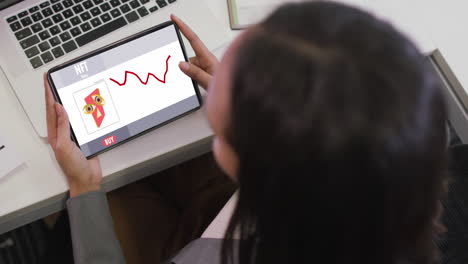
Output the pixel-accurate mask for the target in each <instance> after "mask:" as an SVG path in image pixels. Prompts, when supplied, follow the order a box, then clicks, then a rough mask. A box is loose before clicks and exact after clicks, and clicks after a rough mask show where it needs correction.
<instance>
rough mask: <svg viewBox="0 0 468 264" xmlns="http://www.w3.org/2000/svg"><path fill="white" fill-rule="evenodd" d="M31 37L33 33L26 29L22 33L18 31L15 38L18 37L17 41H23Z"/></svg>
mask: <svg viewBox="0 0 468 264" xmlns="http://www.w3.org/2000/svg"><path fill="white" fill-rule="evenodd" d="M31 35H32V31H31V30H30V29H29V28H24V29H22V30H20V31H17V32H16V33H15V36H16V39H17V40H22V39H24V38H25V37H29V36H31Z"/></svg>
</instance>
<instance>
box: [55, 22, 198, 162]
mask: <svg viewBox="0 0 468 264" xmlns="http://www.w3.org/2000/svg"><path fill="white" fill-rule="evenodd" d="M169 26H174V27H175V29H176V34H177V37H178V39H179V44H180V47H181V49H182V53H183V55H184V59H185V61H188V57H187V52H186V50H185V45H184V42H183V40H182V35H181V34H180V30H179V27H178V26H177V24H175V23H174V22H173V21H167V22H164V23H162V24H159V25H157V26H154V27H151V28H149V29H146V30H143V31H141V32H139V33H136V34H134V35H132V36H129V37H127V38H124V39H122V40H119V41H117V42H114V43H111V44H109V45H107V46H104V47H102V48H99V49H97V50H95V51H92V52H89V53H87V54H84V55H82V56H80V57H78V58H75V59H73V60H70V61H68V62H65V63H63V64H61V65H58V66H55V67H53V68H51V69H50V70H49V71H48V72H47V80H48V81H49V84H50V87H51V88H52V93H53V95H54V97H55V100H56V101H57V102H59V103H60V104H62V100H61V99H60V96H59V95H58V92H57V88H56V87H55V85H54V82H53V80H52V77H51V74H52V73H54V72H56V71H59V70H61V69H63V68H66V67H69V66H71V65H73V64H76V63H77V62H80V61H83V60H86V59H88V58H90V57H93V56H96V55H98V54H100V53H103V52H105V51H108V50H110V49H113V48H116V47H118V46H121V45H124V44H126V43H128V42H130V41H133V40H135V39H138V38H141V37H143V36H146V35H148V34H151V33H153V32H155V31H158V30H161V29H163V28H166V27H169ZM192 84H193V88H194V89H195V93H196V95H197V99H198V103H199V106H198V107H196V108H194V109H192V110H189V111H187V112H185V113H184V114H181V115H178V116H176V117H174V118H171V119H169V120H167V121H165V122H163V123H160V124H157V125H155V126H153V127H151V128H149V129H146V130H144V131H142V132H140V133H138V134H135V135H133V136H131V137H129V138H127V139H124V140H122V141H119V142H117V143H115V144H113V145H111V146H109V147H106V148H104V149H102V150H100V151H98V152H96V153H93V154H91V155H89V156H86V158H87V159H91V158H93V157H96V156H98V155H100V154H102V153H104V152H106V151H108V150H111V149H113V148H115V147H118V146H120V145H122V144H124V143H125V142H128V141H130V140H132V139H134V138H137V137H140V136H142V135H144V134H146V133H148V132H150V131H153V130H155V129H156V128H159V127H162V126H164V125H166V124H168V123H170V122H173V121H175V120H177V119H179V118H181V117H183V116H186V115H188V114H190V113H192V112H195V111H197V110H198V109H200V108H201V107H202V105H203V101H202V97H201V95H200V90H199V88H198V84H197V82H196V81H195V80H193V79H192ZM70 132H71V138H72V140H73V141H74V142H75V144H76V145H77V146H78V148H80V145H79V143H78V140H77V139H76V136H75V132H74V131H73V127H72V126H71V124H70ZM80 149H81V148H80Z"/></svg>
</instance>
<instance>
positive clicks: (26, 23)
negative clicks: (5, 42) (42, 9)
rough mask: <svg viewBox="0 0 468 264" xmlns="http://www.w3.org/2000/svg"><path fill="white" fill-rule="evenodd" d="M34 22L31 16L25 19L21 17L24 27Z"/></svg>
mask: <svg viewBox="0 0 468 264" xmlns="http://www.w3.org/2000/svg"><path fill="white" fill-rule="evenodd" d="M32 23H33V22H32V20H31V18H30V17H25V18H23V19H21V24H23V26H24V27H27V26H29V25H31V24H32Z"/></svg>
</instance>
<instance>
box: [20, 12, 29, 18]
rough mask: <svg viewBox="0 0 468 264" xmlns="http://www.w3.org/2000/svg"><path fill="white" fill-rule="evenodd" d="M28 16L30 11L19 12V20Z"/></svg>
mask: <svg viewBox="0 0 468 264" xmlns="http://www.w3.org/2000/svg"><path fill="white" fill-rule="evenodd" d="M27 15H28V11H23V12H19V13H18V17H19V18H22V17H25V16H27Z"/></svg>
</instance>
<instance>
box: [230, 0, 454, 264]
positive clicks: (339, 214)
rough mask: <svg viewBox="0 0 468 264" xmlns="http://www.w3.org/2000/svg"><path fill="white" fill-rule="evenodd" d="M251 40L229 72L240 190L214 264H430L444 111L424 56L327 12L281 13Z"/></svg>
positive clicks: (373, 21) (338, 11) (350, 15)
mask: <svg viewBox="0 0 468 264" xmlns="http://www.w3.org/2000/svg"><path fill="white" fill-rule="evenodd" d="M247 35H248V36H247V37H246V40H245V42H244V43H243V44H242V47H241V48H239V50H238V53H237V58H236V63H235V66H234V69H233V79H232V85H233V86H232V87H233V88H232V102H231V108H232V109H231V120H230V129H229V131H228V139H229V141H230V143H231V144H232V146H233V147H234V149H235V151H236V152H237V154H238V155H239V159H240V164H239V170H238V172H237V173H238V180H239V186H240V190H239V200H238V203H237V206H236V209H235V211H234V214H233V217H232V219H231V222H230V225H229V228H228V230H227V234H226V238H227V240H226V241H225V244H224V246H223V261H224V263H230V260H232V257H235V258H236V259H237V258H238V262H239V263H242V264H247V263H257V264H260V263H261V264H267V263H268V264H274V263H282V264H284V263H321V264H323V263H340V264H341V263H348V264H349V263H359V264H366V263H368V264H371V263H372V264H376V263H379V264H386V263H388V264H395V263H415V264H416V263H418V264H428V263H431V262H432V261H433V260H434V258H433V256H434V252H435V251H434V245H433V242H432V234H433V229H432V228H433V222H432V220H433V218H434V217H435V215H436V206H437V200H438V199H439V198H440V195H441V193H442V181H443V176H444V173H445V171H446V129H445V124H446V108H445V104H444V100H443V97H442V94H441V87H440V83H439V81H438V79H437V77H436V76H435V75H434V73H433V72H432V71H431V70H430V69H429V68H428V65H427V64H426V61H425V58H424V56H423V55H422V54H421V53H420V51H419V50H418V49H417V48H416V47H415V45H414V44H413V43H412V42H411V41H410V40H409V39H408V38H406V37H405V36H404V35H403V34H401V33H400V32H398V31H397V30H396V29H395V28H393V27H392V26H391V25H389V24H388V23H386V22H383V21H381V20H379V19H377V18H375V17H373V16H372V15H369V14H367V13H366V12H363V11H361V10H358V9H355V8H352V7H349V6H345V5H342V4H337V3H332V2H315V1H314V2H307V3H301V4H288V5H284V6H283V7H281V8H280V9H278V10H277V11H276V12H274V13H273V14H272V15H271V16H270V17H269V18H268V19H266V20H265V21H264V22H263V23H261V24H260V25H258V26H256V27H255V28H254V29H251V32H249V33H248V34H247ZM235 233H238V234H239V236H240V240H239V243H238V246H239V247H238V249H236V250H235V247H233V245H234V243H233V241H232V240H230V239H231V238H233V237H235Z"/></svg>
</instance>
